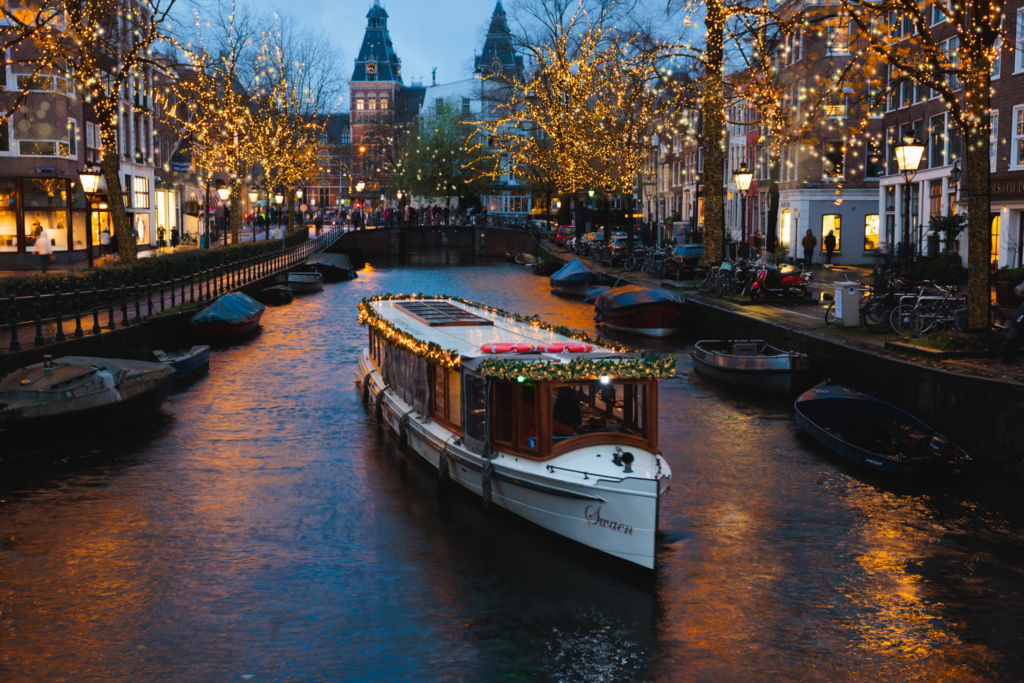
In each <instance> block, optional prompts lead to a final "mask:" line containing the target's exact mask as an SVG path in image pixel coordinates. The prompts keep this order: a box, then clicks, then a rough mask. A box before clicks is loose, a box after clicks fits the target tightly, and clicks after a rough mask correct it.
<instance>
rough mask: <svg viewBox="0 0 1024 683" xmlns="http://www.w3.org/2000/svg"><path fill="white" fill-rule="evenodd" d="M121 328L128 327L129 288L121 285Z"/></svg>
mask: <svg viewBox="0 0 1024 683" xmlns="http://www.w3.org/2000/svg"><path fill="white" fill-rule="evenodd" d="M121 327H128V288H127V287H126V286H125V285H121Z"/></svg>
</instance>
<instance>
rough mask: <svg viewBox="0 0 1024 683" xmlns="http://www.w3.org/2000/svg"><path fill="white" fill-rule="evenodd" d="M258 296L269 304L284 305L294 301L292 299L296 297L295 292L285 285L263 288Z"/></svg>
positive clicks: (262, 301) (264, 302) (261, 300)
mask: <svg viewBox="0 0 1024 683" xmlns="http://www.w3.org/2000/svg"><path fill="white" fill-rule="evenodd" d="M256 298H257V299H259V301H260V303H263V304H266V305H268V306H282V305H284V304H290V303H291V302H292V299H294V298H295V292H293V291H292V290H291V289H289V288H288V287H285V286H284V285H274V286H273V287H264V288H263V289H261V290H260V293H259V294H257V295H256Z"/></svg>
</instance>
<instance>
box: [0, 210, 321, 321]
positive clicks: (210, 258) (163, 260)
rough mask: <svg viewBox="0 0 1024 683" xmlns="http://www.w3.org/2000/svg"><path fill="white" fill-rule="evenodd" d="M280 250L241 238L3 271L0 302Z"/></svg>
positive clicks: (295, 235)
mask: <svg viewBox="0 0 1024 683" xmlns="http://www.w3.org/2000/svg"><path fill="white" fill-rule="evenodd" d="M308 239H309V231H308V229H307V228H299V229H296V230H292V231H290V232H289V233H288V235H287V237H286V243H287V245H288V246H289V247H292V246H295V245H297V244H302V243H303V242H305V241H306V240H308ZM275 251H277V252H279V251H281V242H280V241H279V240H268V241H263V242H243V243H242V244H229V245H227V246H223V247H216V248H214V249H190V250H188V251H182V252H178V253H176V254H166V255H163V256H154V257H151V258H144V259H139V260H138V261H137V262H136V263H134V264H131V265H114V266H110V267H103V268H82V269H80V270H67V271H55V272H50V273H46V274H43V273H36V274H33V275H6V276H2V277H0V303H3V301H4V300H6V299H7V298H8V297H10V296H11V295H12V294H13V295H14V296H17V297H21V296H32V295H33V294H35V293H37V292H38V293H39V294H53V293H54V290H56V289H57V288H58V287H59V288H60V291H61V293H62V294H68V293H70V292H74V291H75V290H76V289H78V290H81V291H82V292H89V291H92V288H93V287H95V288H97V289H100V290H104V289H107V288H108V287H110V286H114V287H120V286H121V285H129V286H131V285H135V284H139V285H145V284H146V283H147V282H149V281H152V282H153V283H154V284H155V283H157V282H160V281H161V280H173V279H175V278H179V277H187V276H188V275H189V274H190V273H197V272H199V271H203V270H207V269H210V268H215V267H217V266H221V265H223V264H225V263H228V262H231V261H240V260H242V259H247V258H251V257H253V256H259V255H261V254H266V253H270V252H275Z"/></svg>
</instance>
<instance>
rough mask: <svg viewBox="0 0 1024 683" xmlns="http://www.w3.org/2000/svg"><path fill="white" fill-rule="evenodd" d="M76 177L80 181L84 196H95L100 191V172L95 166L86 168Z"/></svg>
mask: <svg viewBox="0 0 1024 683" xmlns="http://www.w3.org/2000/svg"><path fill="white" fill-rule="evenodd" d="M78 177H79V178H81V180H82V189H83V190H85V193H86V194H96V192H97V191H98V190H99V189H100V170H99V169H98V168H96V167H95V166H87V167H86V168H85V170H83V171H81V172H80V173H79V174H78Z"/></svg>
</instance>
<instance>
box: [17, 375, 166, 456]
mask: <svg viewBox="0 0 1024 683" xmlns="http://www.w3.org/2000/svg"><path fill="white" fill-rule="evenodd" d="M173 388H174V370H173V369H171V368H170V367H169V366H167V365H164V364H163V363H148V362H145V361H135V360H121V359H111V358H89V357H85V356H66V357H64V358H58V359H56V360H52V359H51V358H50V357H49V356H46V357H45V359H44V361H43V362H42V363H36V364H34V365H29V366H28V367H24V368H21V369H20V370H15V371H14V372H12V373H10V374H9V375H7V376H6V377H4V378H3V379H0V444H4V443H12V442H19V441H22V440H25V439H31V440H34V441H38V442H39V443H50V442H53V441H55V440H56V441H67V440H75V439H77V438H79V437H85V436H86V435H88V434H92V433H95V432H96V431H97V430H107V433H109V432H110V430H117V429H122V428H129V427H131V426H132V425H135V424H138V423H139V422H140V421H142V420H144V419H145V418H147V417H149V416H150V415H151V414H152V413H154V412H155V411H156V410H157V409H158V408H159V407H160V404H162V403H163V401H164V399H165V398H167V396H168V395H169V394H170V393H171V390H172V389H173Z"/></svg>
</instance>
